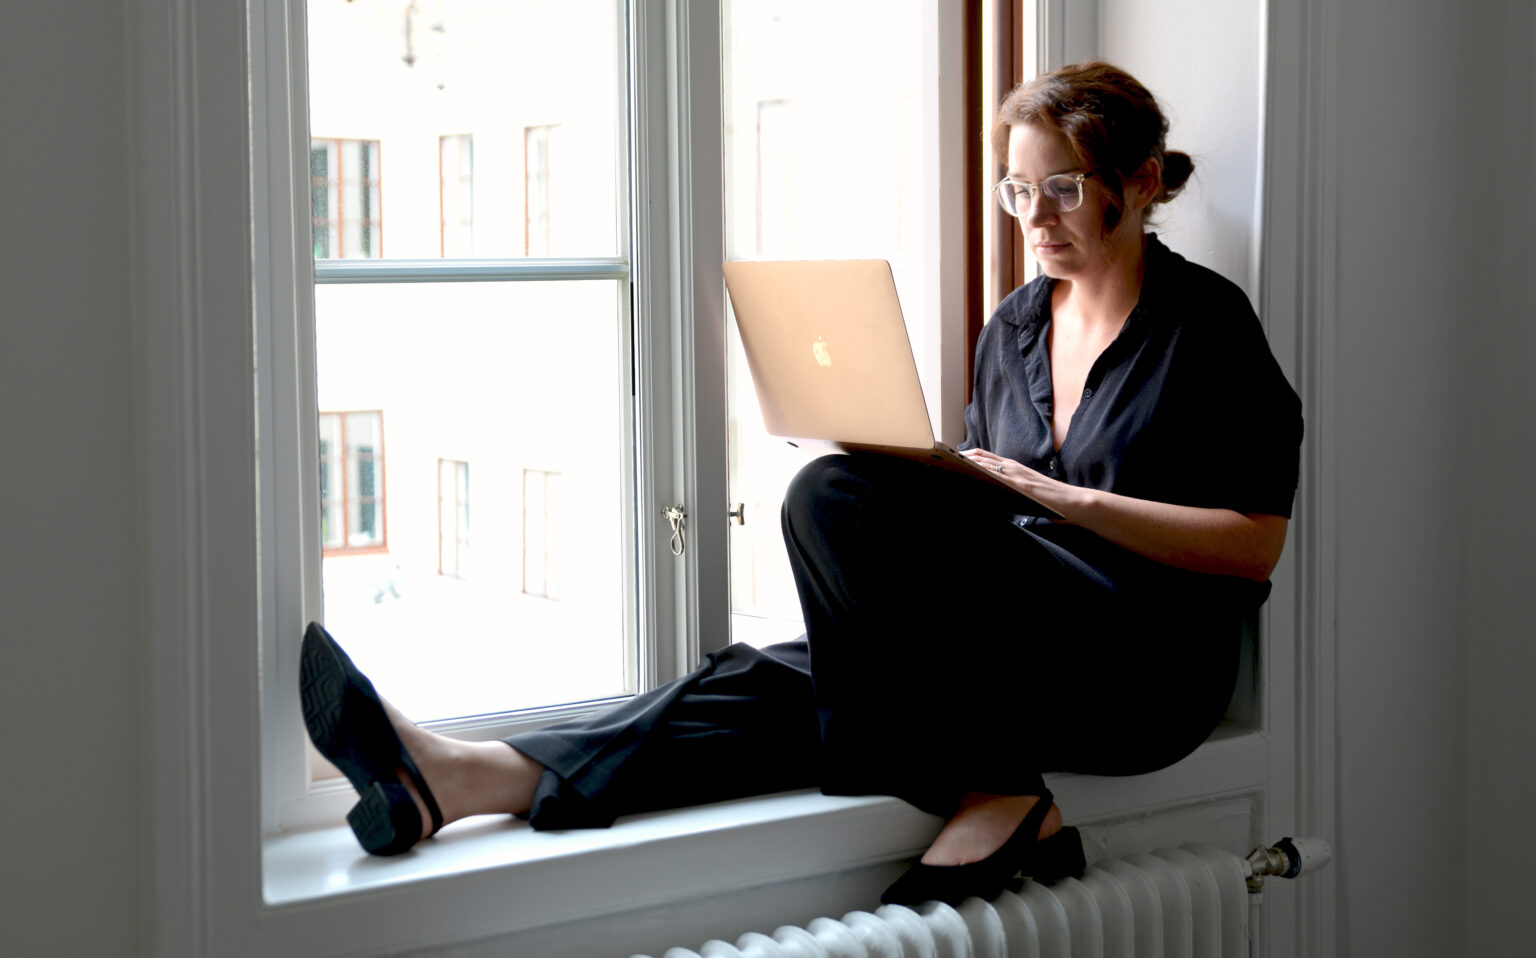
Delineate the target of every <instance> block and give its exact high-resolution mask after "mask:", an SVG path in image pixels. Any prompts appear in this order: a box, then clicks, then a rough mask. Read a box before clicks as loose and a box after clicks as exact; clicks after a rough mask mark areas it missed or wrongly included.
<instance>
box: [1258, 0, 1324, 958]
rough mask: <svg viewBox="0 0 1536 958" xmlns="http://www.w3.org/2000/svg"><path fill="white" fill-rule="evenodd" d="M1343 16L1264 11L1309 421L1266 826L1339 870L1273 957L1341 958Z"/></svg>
mask: <svg viewBox="0 0 1536 958" xmlns="http://www.w3.org/2000/svg"><path fill="white" fill-rule="evenodd" d="M1337 34H1338V27H1337V14H1336V12H1335V11H1334V9H1333V5H1332V4H1330V3H1328V2H1326V0H1304V2H1301V3H1296V4H1270V6H1269V10H1268V23H1267V36H1266V44H1265V48H1266V49H1265V53H1266V59H1267V70H1266V74H1267V82H1266V89H1267V103H1266V110H1267V114H1268V116H1267V123H1266V145H1265V162H1264V166H1265V176H1264V180H1263V181H1264V186H1265V196H1264V250H1263V258H1262V262H1263V270H1262V275H1261V302H1262V308H1261V310H1260V312H1261V314H1262V315H1263V316H1264V317H1265V318H1266V321H1267V323H1268V326H1269V332H1270V339H1271V342H1272V344H1273V345H1274V348H1275V352H1276V355H1277V356H1278V357H1279V358H1280V361H1281V364H1282V365H1283V366H1284V367H1285V368H1286V371H1287V373H1288V374H1289V375H1290V376H1291V378H1292V382H1293V384H1294V385H1295V386H1296V388H1297V392H1298V393H1300V395H1301V399H1302V406H1303V411H1304V415H1305V417H1306V423H1307V435H1306V439H1305V441H1304V443H1303V448H1302V472H1301V487H1300V491H1299V493H1298V498H1297V504H1296V512H1295V519H1294V521H1293V527H1292V537H1291V548H1290V552H1289V555H1288V559H1287V562H1286V565H1285V567H1284V568H1283V569H1282V570H1279V571H1278V572H1277V575H1276V598H1277V599H1278V598H1282V597H1289V599H1290V601H1288V602H1278V603H1277V602H1274V601H1272V602H1271V608H1270V610H1269V616H1270V625H1271V632H1270V634H1272V635H1279V634H1282V633H1283V632H1285V631H1289V632H1290V633H1292V634H1294V635H1295V644H1294V649H1292V650H1289V652H1287V650H1283V649H1277V648H1276V645H1277V643H1269V645H1270V648H1269V649H1268V650H1267V652H1268V656H1267V658H1268V661H1267V666H1268V668H1269V690H1270V698H1271V700H1270V703H1269V710H1270V713H1271V715H1274V714H1276V712H1277V711H1290V712H1291V713H1292V714H1293V721H1292V722H1291V723H1289V724H1290V729H1289V732H1288V734H1287V737H1288V738H1289V739H1290V741H1289V742H1281V741H1277V742H1276V748H1275V750H1274V753H1273V755H1272V760H1271V770H1270V779H1271V786H1270V794H1269V803H1270V808H1269V821H1270V823H1271V825H1272V827H1279V828H1282V829H1285V830H1293V831H1294V833H1295V834H1308V835H1318V836H1321V837H1323V838H1326V839H1328V840H1329V841H1330V842H1331V843H1333V847H1334V850H1335V855H1336V859H1335V863H1334V866H1333V867H1331V868H1329V869H1326V870H1324V871H1322V872H1319V873H1317V874H1315V875H1312V876H1309V877H1308V878H1307V879H1306V880H1305V881H1302V882H1299V883H1297V884H1296V885H1295V886H1291V887H1284V886H1281V887H1276V886H1277V884H1278V883H1275V882H1271V883H1270V888H1271V891H1270V893H1269V895H1268V897H1269V898H1270V899H1271V901H1272V902H1275V903H1276V904H1279V905H1281V906H1282V907H1283V908H1284V909H1285V910H1287V911H1289V912H1290V915H1289V916H1288V920H1284V919H1280V918H1279V916H1278V915H1277V920H1273V921H1270V922H1267V923H1266V932H1267V934H1268V941H1267V942H1266V947H1268V948H1269V949H1271V953H1272V954H1297V955H1302V954H1304V955H1309V956H1318V958H1329V956H1332V955H1335V954H1338V953H1339V952H1340V948H1341V946H1340V942H1341V941H1342V940H1343V939H1342V937H1341V936H1342V931H1343V928H1344V922H1345V915H1344V914H1343V906H1342V905H1341V904H1340V902H1339V899H1338V894H1337V892H1338V889H1339V888H1340V887H1342V885H1343V882H1342V880H1341V878H1340V872H1341V869H1342V867H1343V864H1344V855H1343V852H1344V850H1345V849H1344V843H1343V841H1342V835H1341V833H1340V830H1339V816H1338V770H1337V767H1336V766H1337V761H1338V750H1337V748H1336V736H1337V733H1338V706H1337V695H1338V690H1337V685H1336V678H1337V674H1338V661H1337V660H1338V650H1337V635H1336V629H1335V621H1336V616H1337V556H1338V540H1337V533H1336V530H1337V521H1336V518H1337V501H1336V489H1337V477H1336V470H1337V461H1338V459H1337V455H1336V453H1335V437H1334V427H1335V422H1336V416H1335V414H1334V410H1335V407H1336V400H1335V395H1336V391H1335V373H1334V356H1335V329H1336V318H1337V299H1338V297H1337V261H1338V238H1337V222H1338V221H1337V209H1338V206H1337V202H1336V192H1335V191H1336V186H1335V184H1336V175H1335V167H1336V158H1337V149H1338V147H1337V142H1338V138H1337V132H1336V131H1337V120H1336V117H1335V108H1334V104H1335V102H1336V99H1337V97H1336V83H1337V75H1338V74H1337V69H1336V57H1337V53H1336V48H1337Z"/></svg>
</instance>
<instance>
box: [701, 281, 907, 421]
mask: <svg viewBox="0 0 1536 958" xmlns="http://www.w3.org/2000/svg"><path fill="white" fill-rule="evenodd" d="M722 269H723V271H724V273H725V286H726V290H727V291H728V292H729V293H730V297H731V306H732V308H733V309H734V311H735V313H736V327H737V329H738V331H739V332H740V333H741V342H742V346H743V347H744V348H745V352H746V355H747V365H748V367H749V368H750V369H751V371H752V382H753V385H754V386H755V387H756V389H757V399H758V404H759V405H760V406H761V407H762V411H763V423H764V425H765V426H766V428H767V430H768V432H769V433H770V434H771V435H775V436H782V437H784V438H788V439H819V440H829V441H832V442H839V443H857V444H866V445H872V446H894V447H904V448H910V449H928V448H931V447H932V446H933V444H934V442H933V428H932V426H931V425H930V423H929V420H928V406H927V404H926V403H925V402H924V400H923V387H922V383H921V382H920V381H919V379H918V376H917V361H916V359H914V358H913V355H912V345H911V342H910V341H909V340H908V338H907V324H906V321H905V320H904V319H903V318H902V315H901V305H900V304H899V303H898V302H897V298H896V281H895V278H894V277H893V276H892V275H891V267H890V264H889V263H887V262H886V261H885V260H811V261H784V262H733V263H725V264H723V266H722Z"/></svg>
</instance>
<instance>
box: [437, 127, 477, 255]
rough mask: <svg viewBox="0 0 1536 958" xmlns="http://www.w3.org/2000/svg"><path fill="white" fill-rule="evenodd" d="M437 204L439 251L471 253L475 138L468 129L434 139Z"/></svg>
mask: <svg viewBox="0 0 1536 958" xmlns="http://www.w3.org/2000/svg"><path fill="white" fill-rule="evenodd" d="M437 167H438V198H439V199H438V205H439V207H440V208H441V211H442V216H441V222H440V226H441V230H442V255H443V257H444V258H463V257H467V256H473V255H474V253H475V142H474V138H473V137H472V136H470V134H468V133H459V134H456V135H453V136H440V137H438V139H437Z"/></svg>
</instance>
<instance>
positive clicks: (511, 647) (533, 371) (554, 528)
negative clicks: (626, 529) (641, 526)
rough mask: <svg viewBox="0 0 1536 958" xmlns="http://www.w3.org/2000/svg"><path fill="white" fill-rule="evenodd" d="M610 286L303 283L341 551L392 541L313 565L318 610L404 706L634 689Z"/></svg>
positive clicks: (621, 333) (618, 335)
mask: <svg viewBox="0 0 1536 958" xmlns="http://www.w3.org/2000/svg"><path fill="white" fill-rule="evenodd" d="M619 295H620V284H619V283H616V282H612V281H591V282H569V283H555V282H546V283H464V284H403V285H379V286H374V285H341V286H319V287H317V288H316V290H315V307H316V339H317V350H318V354H317V355H318V363H319V402H320V408H321V409H324V410H343V411H345V412H343V413H342V414H340V415H332V416H326V417H323V418H322V426H321V429H322V433H321V435H322V448H323V449H335V448H338V446H339V445H341V444H343V443H344V446H345V449H346V450H347V455H346V457H345V458H346V472H347V480H348V482H349V483H351V484H352V486H351V488H352V489H354V490H355V494H351V495H349V496H348V497H347V517H346V518H347V530H348V531H347V533H346V535H347V542H348V543H349V544H350V545H353V546H358V545H363V544H368V543H374V542H383V543H385V545H384V546H383V549H382V551H381V550H380V549H379V548H377V547H376V548H374V549H373V550H371V551H364V552H347V551H341V552H333V553H329V554H327V555H326V556H325V559H324V563H323V575H324V595H325V620H326V624H327V626H328V627H329V628H330V629H331V630H332V631H333V632H335V634H336V635H337V637H338V638H339V639H341V641H343V642H344V643H345V644H346V646H347V651H348V652H349V653H350V654H352V655H353V657H354V658H355V659H356V660H357V662H358V665H359V667H361V668H362V669H363V670H364V671H366V672H367V673H368V674H369V676H370V678H372V679H373V681H374V682H375V683H376V684H377V685H378V686H379V688H380V689H382V690H384V692H385V694H386V695H388V696H389V697H390V699H391V700H392V701H394V702H395V704H396V705H398V706H399V707H400V708H401V709H402V710H403V711H405V713H406V714H407V715H409V716H411V717H412V718H413V719H416V720H418V721H426V720H432V719H440V718H451V717H456V716H462V715H475V714H484V713H490V712H501V711H510V710H514V709H521V708H532V707H536V706H541V705H551V704H557V703H561V702H571V701H581V700H584V699H592V698H602V697H607V696H613V695H620V694H623V693H624V692H625V691H627V690H626V689H625V678H624V676H625V668H624V666H625V664H626V657H628V656H631V655H633V648H634V647H633V644H632V642H631V637H632V636H633V635H634V627H633V624H632V623H631V622H629V621H628V619H627V616H626V612H625V609H626V589H627V587H628V584H629V582H630V579H631V577H632V575H633V572H632V570H631V563H630V561H629V557H628V555H627V553H626V551H625V543H626V541H627V537H625V536H623V535H618V534H616V533H615V530H618V529H621V528H622V524H623V523H624V521H625V516H626V509H625V503H626V502H627V501H632V498H633V492H632V488H631V482H630V476H631V470H629V469H627V468H626V458H627V457H626V453H625V450H626V449H627V448H628V446H629V444H630V442H631V436H632V433H633V430H632V428H631V425H630V421H631V420H630V409H629V391H628V389H627V388H626V386H625V372H626V371H627V366H628V362H627V359H626V358H625V357H626V355H627V354H626V352H625V350H626V342H627V340H626V338H625V337H626V334H627V327H626V326H625V325H624V323H623V322H622V321H621V317H622V316H623V312H622V309H621V301H620V299H619ZM368 410H376V411H377V412H376V413H369V412H367V411H368ZM338 421H339V422H338ZM328 422H329V424H327V423H328ZM342 432H345V436H344V437H343V436H342V435H340V434H341V433H342ZM327 462H331V463H333V464H332V465H331V466H329V469H330V470H331V471H330V473H326V472H324V471H322V481H323V482H326V483H328V484H329V485H331V486H334V485H335V483H336V479H335V477H334V473H335V469H336V466H335V465H334V462H335V460H334V457H333V458H332V459H330V460H327V459H326V458H324V457H322V470H324V469H326V468H327V467H326V466H325V465H324V464H325V463H327ZM470 463H473V464H474V470H475V484H474V490H475V501H474V512H473V516H474V528H473V543H474V553H473V555H474V561H473V563H472V564H470V563H469V562H467V561H466V560H467V557H468V548H469V536H470V530H469V526H468V523H469V516H470V513H469V499H468V497H469V488H470V487H469V469H468V464H470ZM525 477H529V478H527V479H526V480H525ZM533 477H537V479H538V481H537V482H536V483H535V482H534V481H533ZM335 496H336V494H335V493H334V492H333V493H332V498H331V501H335ZM386 503H387V510H386V508H385V506H386ZM336 511H337V510H336V509H335V508H333V509H332V513H333V514H334V513H335V512H336ZM530 517H532V518H530ZM386 521H387V527H386V525H385V523H386ZM386 532H387V537H386V536H385V533H386ZM445 557H446V558H445ZM440 571H441V572H443V573H447V574H439V573H440ZM525 583H528V584H529V586H528V587H527V588H525V586H524V584H525ZM534 585H537V588H536V589H535V588H533V586H534Z"/></svg>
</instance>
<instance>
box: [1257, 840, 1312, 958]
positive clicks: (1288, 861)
mask: <svg viewBox="0 0 1536 958" xmlns="http://www.w3.org/2000/svg"><path fill="white" fill-rule="evenodd" d="M1331 858H1333V849H1332V848H1331V847H1329V845H1328V843H1327V842H1326V841H1324V840H1323V839H1321V838H1289V837H1287V838H1282V839H1280V840H1279V841H1278V842H1276V843H1275V844H1274V845H1272V846H1270V847H1269V848H1265V847H1264V846H1263V845H1260V846H1259V847H1257V848H1255V849H1254V850H1253V851H1251V852H1249V853H1248V857H1247V859H1245V860H1244V862H1243V864H1244V865H1245V866H1246V867H1245V869H1244V870H1245V872H1246V873H1247V874H1246V877H1247V879H1248V958H1262V955H1263V940H1264V936H1263V935H1262V934H1261V933H1260V928H1259V920H1260V915H1261V912H1262V908H1261V906H1262V905H1263V904H1264V877H1265V876H1266V875H1277V876H1279V877H1281V878H1299V877H1301V876H1302V875H1305V874H1308V873H1309V872H1315V871H1317V870H1318V869H1319V868H1322V867H1323V866H1324V865H1326V864H1328V862H1329V860H1330V859H1331Z"/></svg>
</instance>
